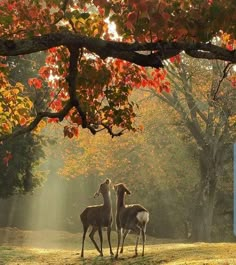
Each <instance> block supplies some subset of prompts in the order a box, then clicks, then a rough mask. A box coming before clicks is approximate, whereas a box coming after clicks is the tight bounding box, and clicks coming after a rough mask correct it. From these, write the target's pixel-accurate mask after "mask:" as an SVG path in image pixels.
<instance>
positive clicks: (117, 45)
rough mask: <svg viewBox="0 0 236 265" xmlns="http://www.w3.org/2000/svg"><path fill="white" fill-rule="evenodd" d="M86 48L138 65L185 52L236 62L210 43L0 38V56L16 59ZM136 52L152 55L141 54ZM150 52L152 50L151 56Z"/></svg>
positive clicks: (63, 35) (233, 54) (70, 36)
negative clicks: (54, 50) (53, 50)
mask: <svg viewBox="0 0 236 265" xmlns="http://www.w3.org/2000/svg"><path fill="white" fill-rule="evenodd" d="M61 45H62V46H66V47H72V46H73V47H74V48H77V49H79V48H82V47H84V48H86V49H88V50H89V51H90V52H93V53H96V54H97V55H98V56H100V57H101V58H103V59H105V58H107V57H112V58H119V59H122V60H126V61H129V62H132V63H135V64H137V65H142V66H151V67H156V68H159V67H162V63H161V60H164V59H168V58H170V57H172V56H175V55H177V54H179V53H180V52H182V51H185V52H186V53H187V54H188V55H189V56H192V57H196V58H203V59H211V60H212V59H219V60H224V61H229V62H231V63H236V50H233V51H229V50H227V49H225V48H223V47H219V46H216V45H213V44H211V43H190V42H167V41H158V42H155V43H123V42H118V41H106V40H103V39H99V38H94V37H87V36H83V35H81V34H79V33H74V32H69V31H63V32H58V33H51V34H45V35H42V36H36V37H31V38H26V39H20V40H8V39H0V55H2V56H16V55H22V54H29V53H33V52H38V51H43V50H47V49H49V48H52V47H58V46H61ZM139 51H145V52H150V53H151V52H152V54H150V53H147V55H145V54H140V53H138V52H139ZM153 51H155V52H154V53H153Z"/></svg>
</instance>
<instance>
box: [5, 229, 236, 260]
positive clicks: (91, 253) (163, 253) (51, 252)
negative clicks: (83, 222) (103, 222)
mask: <svg viewBox="0 0 236 265" xmlns="http://www.w3.org/2000/svg"><path fill="white" fill-rule="evenodd" d="M12 230H13V231H12ZM3 231H4V238H3V237H2V235H3ZM112 238H113V241H114V242H113V250H114V251H115V245H116V234H115V233H114V234H112ZM3 239H4V240H3ZM104 241H105V242H104V247H105V248H104V257H98V253H97V251H96V250H95V249H94V247H93V245H92V244H91V242H90V241H89V240H88V239H87V240H86V242H85V253H84V254H85V258H84V259H82V258H80V255H79V254H80V253H79V252H80V246H81V234H70V233H67V232H58V231H57V232H56V231H39V232H32V231H20V230H16V229H15V230H14V229H9V228H8V229H4V230H3V229H0V243H1V246H0V264H1V265H2V264H4V265H39V264H40V265H54V264H55V265H80V264H81V265H92V264H95V265H107V264H113V265H128V264H133V265H136V264H137V265H141V264H142V265H143V264H144V265H146V264H147V265H149V264H168V265H180V264H181V265H182V264H183V265H184V264H189V265H200V264H202V265H214V264H221V265H231V264H232V265H234V264H235V265H236V244H234V243H194V244H190V243H178V242H176V243H173V242H169V243H168V242H166V241H160V240H157V239H155V238H150V237H147V245H146V248H145V256H144V257H142V256H138V257H135V258H134V257H133V254H134V242H135V238H134V237H133V236H132V235H130V236H129V237H128V239H127V242H126V245H125V248H124V253H123V254H122V255H120V257H119V259H118V260H115V259H114V258H111V257H110V256H109V250H108V248H107V242H106V240H105V234H104ZM140 252H141V249H140Z"/></svg>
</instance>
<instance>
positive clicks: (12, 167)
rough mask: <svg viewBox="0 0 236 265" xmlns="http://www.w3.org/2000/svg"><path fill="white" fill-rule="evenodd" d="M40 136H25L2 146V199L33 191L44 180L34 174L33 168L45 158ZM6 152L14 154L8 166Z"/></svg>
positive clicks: (0, 159) (0, 165)
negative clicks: (5, 160) (5, 158)
mask: <svg viewBox="0 0 236 265" xmlns="http://www.w3.org/2000/svg"><path fill="white" fill-rule="evenodd" d="M41 144H42V142H41V140H40V137H39V136H34V135H32V134H25V135H24V136H23V137H21V138H16V139H15V138H14V139H11V140H8V142H7V143H2V144H1V150H0V169H1V170H0V175H1V177H0V197H1V198H7V197H9V196H11V195H13V194H17V193H26V192H29V191H33V189H34V188H35V187H37V186H38V185H39V184H40V183H41V181H42V178H41V177H40V176H39V175H38V174H34V173H33V168H34V166H36V165H37V164H38V163H39V159H40V158H41V157H43V156H44V152H43V151H42V149H41ZM6 152H10V153H11V154H12V158H11V159H10V160H9V161H8V163H7V164H5V163H4V157H5V156H6Z"/></svg>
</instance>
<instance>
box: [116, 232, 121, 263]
mask: <svg viewBox="0 0 236 265" xmlns="http://www.w3.org/2000/svg"><path fill="white" fill-rule="evenodd" d="M117 234H118V243H117V250H116V255H115V258H116V259H117V258H118V253H119V247H120V239H121V236H122V228H118V230H117Z"/></svg>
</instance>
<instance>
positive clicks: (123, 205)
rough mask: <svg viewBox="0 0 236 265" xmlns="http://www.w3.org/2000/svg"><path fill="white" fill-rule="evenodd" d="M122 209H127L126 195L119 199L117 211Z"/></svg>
mask: <svg viewBox="0 0 236 265" xmlns="http://www.w3.org/2000/svg"><path fill="white" fill-rule="evenodd" d="M121 207H125V195H124V194H123V195H122V196H119V197H118V198H117V209H120V208H121Z"/></svg>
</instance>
